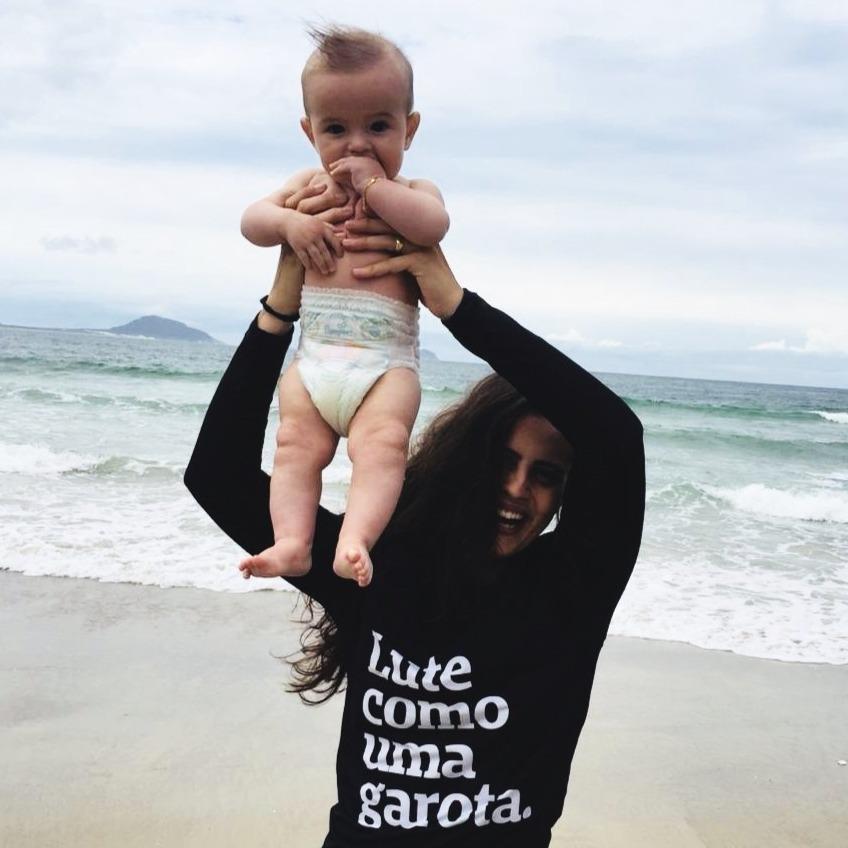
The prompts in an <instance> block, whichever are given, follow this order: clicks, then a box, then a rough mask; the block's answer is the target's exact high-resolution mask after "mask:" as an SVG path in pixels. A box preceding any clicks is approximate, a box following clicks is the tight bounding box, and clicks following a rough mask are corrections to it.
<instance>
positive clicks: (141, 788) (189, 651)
mask: <svg viewBox="0 0 848 848" xmlns="http://www.w3.org/2000/svg"><path fill="white" fill-rule="evenodd" d="M293 597H294V596H293V595H292V596H290V595H288V594H283V593H279V592H274V593H272V592H258V593H250V594H245V595H233V594H222V593H216V592H209V591H204V590H200V589H158V588H153V587H144V586H131V585H125V584H107V583H97V582H94V581H88V580H74V579H68V578H52V577H25V576H22V575H19V574H14V573H9V572H0V609H2V621H3V634H4V639H3V645H4V650H3V652H2V655H1V656H0V716H1V717H2V728H3V732H2V735H0V762H2V765H3V768H2V770H0V810H2V815H0V845H2V846H3V848H52V846H57V848H58V846H62V848H75V846H80V848H83V846H84V848H100V846H103V848H106V847H107V846H108V848H114V846H122V848H141V846H144V848H150V846H166V848H170V846H173V848H191V847H192V846H198V848H200V846H203V848H232V846H235V845H238V846H245V848H254V846H255V848H265V847H266V846H267V847H268V848H270V846H275V848H278V846H281V845H285V846H292V848H318V846H320V845H321V841H322V839H323V837H324V834H325V832H326V822H327V811H328V810H329V807H330V805H331V804H332V802H333V800H334V796H335V784H334V770H333V766H334V758H335V748H336V742H337V734H338V726H339V720H340V715H341V707H342V699H341V698H336V699H334V700H333V701H331V702H330V703H329V704H326V705H324V706H321V707H317V708H305V707H303V706H301V704H300V702H299V700H298V699H297V697H296V696H294V695H288V694H285V693H284V691H283V684H284V683H285V681H286V679H287V670H286V667H285V666H284V665H283V664H282V663H281V662H280V661H279V660H278V659H275V658H274V656H272V654H277V655H282V654H285V653H287V652H288V651H291V650H294V648H295V647H296V645H297V634H298V627H297V625H295V624H292V623H290V620H289V619H290V612H291V601H292V598H293ZM840 760H843V761H845V760H848V667H845V666H824V665H814V664H793V663H780V662H775V661H770V660H757V659H749V658H746V657H738V656H735V655H732V654H727V653H722V652H717V651H704V650H701V649H698V648H693V647H691V646H688V645H683V644H677V643H671V642H656V641H647V640H640V639H624V638H610V639H609V641H608V643H607V646H606V647H605V649H604V652H603V654H602V657H601V662H600V664H599V667H598V675H597V679H596V684H595V689H594V694H593V698H592V705H591V708H590V712H589V719H588V722H587V725H586V728H585V729H584V731H583V735H582V737H581V741H580V744H579V746H578V749H577V756H576V757H575V761H574V765H573V769H572V777H571V786H570V790H569V795H568V799H567V801H566V808H565V815H564V817H563V819H562V820H561V821H560V822H559V824H558V825H557V827H556V829H555V831H554V839H553V842H552V845H553V846H562V848H566V846H568V848H663V847H664V846H668V848H701V846H708V848H760V846H763V847H764V848H765V847H766V846H767V848H789V846H793V848H795V846H797V848H802V846H803V848H844V846H848V766H840V765H839V764H838V762H839V761H840ZM493 848H496V846H493Z"/></svg>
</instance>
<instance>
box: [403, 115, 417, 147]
mask: <svg viewBox="0 0 848 848" xmlns="http://www.w3.org/2000/svg"><path fill="white" fill-rule="evenodd" d="M420 123H421V114H420V113H419V112H410V113H409V115H408V116H407V119H406V139H405V141H404V143H403V149H404V150H409V145H410V144H412V139H413V138H415V133H416V132H417V131H418V125H419V124H420Z"/></svg>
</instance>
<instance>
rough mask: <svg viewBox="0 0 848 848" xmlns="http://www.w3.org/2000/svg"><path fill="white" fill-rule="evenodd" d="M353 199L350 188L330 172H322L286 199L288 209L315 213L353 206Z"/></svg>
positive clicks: (308, 213)
mask: <svg viewBox="0 0 848 848" xmlns="http://www.w3.org/2000/svg"><path fill="white" fill-rule="evenodd" d="M352 200H353V198H352V197H351V194H350V189H345V188H344V187H342V186H340V185H339V184H338V183H337V182H336V181H335V180H334V179H333V178H332V177H331V176H330V175H329V174H326V173H323V172H321V173H318V174H315V176H314V177H312V179H311V180H310V181H309V182H308V183H307V184H306V185H305V186H304V187H303V188H302V189H300V190H299V191H296V192H295V193H294V194H292V195H291V197H289V198H288V199H287V200H286V209H296V210H297V211H298V212H303V213H304V214H305V215H315V214H318V213H319V212H326V211H327V210H328V209H335V208H344V207H347V206H351V205H352Z"/></svg>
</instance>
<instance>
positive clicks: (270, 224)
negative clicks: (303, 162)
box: [241, 168, 349, 274]
mask: <svg viewBox="0 0 848 848" xmlns="http://www.w3.org/2000/svg"><path fill="white" fill-rule="evenodd" d="M322 173H323V172H322V171H320V170H318V169H315V168H311V169H309V170H306V171H300V172H298V173H297V174H295V175H294V176H293V177H292V178H291V179H290V180H289V181H288V182H287V183H286V184H285V185H284V186H283V187H282V188H281V189H278V190H277V191H275V192H272V193H271V194H269V195H268V196H267V197H264V198H262V200H258V201H256V203H253V204H251V205H250V206H248V207H247V209H246V210H245V212H244V214H243V215H242V219H241V232H242V235H243V236H244V237H245V238H246V239H247V240H248V241H250V242H252V243H253V244H256V245H259V246H260V247H272V246H274V245H277V244H288V245H289V246H290V247H291V249H292V250H293V251H294V253H295V254H296V255H297V258H298V259H299V260H300V261H301V263H302V264H303V267H304V268H306V269H307V270H313V269H316V270H318V271H320V272H321V273H322V274H329V273H331V272H332V271H334V270H335V261H334V258H333V254H335V255H336V256H341V255H342V248H341V244H340V241H339V238H338V236H337V235H336V233H335V231H334V230H333V227H332V225H331V224H330V223H329V222H328V221H325V220H322V219H321V218H320V217H317V216H312V215H308V214H306V213H304V212H298V211H297V210H296V209H293V208H289V206H288V205H287V204H288V201H289V200H291V199H292V198H294V197H295V196H298V197H299V198H300V199H303V197H307V196H309V195H310V193H314V194H315V195H316V197H317V196H318V195H322V197H323V195H324V194H326V193H327V192H328V191H331V189H330V187H329V186H327V184H326V183H325V184H323V185H321V184H320V183H319V184H314V183H313V182H312V181H313V178H314V177H316V176H317V175H319V174H322ZM331 205H332V204H331ZM348 215H349V211H348Z"/></svg>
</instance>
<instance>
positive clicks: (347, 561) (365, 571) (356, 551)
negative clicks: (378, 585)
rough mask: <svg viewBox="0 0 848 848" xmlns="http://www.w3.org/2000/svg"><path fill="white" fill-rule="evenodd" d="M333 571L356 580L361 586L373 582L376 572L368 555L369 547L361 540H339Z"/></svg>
mask: <svg viewBox="0 0 848 848" xmlns="http://www.w3.org/2000/svg"><path fill="white" fill-rule="evenodd" d="M333 571H335V572H336V574H338V575H339V577H344V578H345V579H347V580H355V581H356V582H357V583H358V584H359V586H360V588H364V587H365V586H367V585H368V584H369V583H370V582H371V577H372V576H373V574H374V566H373V565H372V564H371V557H370V556H369V555H368V548H366V547H365V545H363V544H360V543H359V542H342V541H340V542H339V546H338V547H337V548H336V559H335V560H334V562H333Z"/></svg>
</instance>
